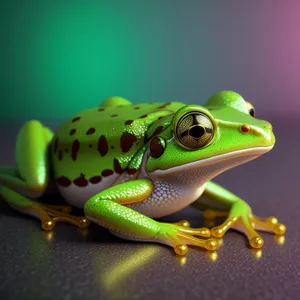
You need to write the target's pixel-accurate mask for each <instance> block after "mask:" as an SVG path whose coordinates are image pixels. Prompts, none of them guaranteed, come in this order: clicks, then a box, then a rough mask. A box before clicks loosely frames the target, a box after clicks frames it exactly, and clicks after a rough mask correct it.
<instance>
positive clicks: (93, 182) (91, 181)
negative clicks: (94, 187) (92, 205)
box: [90, 176, 102, 184]
mask: <svg viewBox="0 0 300 300" xmlns="http://www.w3.org/2000/svg"><path fill="white" fill-rule="evenodd" d="M101 179H102V177H101V176H93V177H91V178H90V183H92V184H96V183H99V182H100V181H101Z"/></svg>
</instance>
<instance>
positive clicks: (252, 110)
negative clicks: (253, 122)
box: [249, 108, 254, 117]
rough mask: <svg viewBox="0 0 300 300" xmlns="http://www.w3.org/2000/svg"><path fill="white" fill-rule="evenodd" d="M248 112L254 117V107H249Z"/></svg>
mask: <svg viewBox="0 0 300 300" xmlns="http://www.w3.org/2000/svg"><path fill="white" fill-rule="evenodd" d="M249 114H250V116H252V117H254V109H253V108H250V110H249Z"/></svg>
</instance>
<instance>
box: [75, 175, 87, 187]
mask: <svg viewBox="0 0 300 300" xmlns="http://www.w3.org/2000/svg"><path fill="white" fill-rule="evenodd" d="M73 182H74V184H75V185H77V186H87V185H88V181H87V180H86V179H85V176H84V174H82V173H81V174H80V176H79V177H77V178H76V179H74V180H73Z"/></svg>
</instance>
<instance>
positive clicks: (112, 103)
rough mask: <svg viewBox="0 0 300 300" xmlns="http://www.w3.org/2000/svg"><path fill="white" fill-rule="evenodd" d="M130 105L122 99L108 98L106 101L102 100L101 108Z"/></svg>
mask: <svg viewBox="0 0 300 300" xmlns="http://www.w3.org/2000/svg"><path fill="white" fill-rule="evenodd" d="M131 104H132V103H131V102H130V101H128V100H126V99H124V98H122V97H110V98H108V99H106V100H104V101H103V102H102V103H101V105H100V106H101V107H108V106H125V105H131Z"/></svg>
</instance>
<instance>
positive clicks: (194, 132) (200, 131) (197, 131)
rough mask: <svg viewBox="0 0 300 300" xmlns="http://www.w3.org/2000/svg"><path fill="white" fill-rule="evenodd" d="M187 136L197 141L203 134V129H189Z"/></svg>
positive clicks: (199, 127) (200, 127)
mask: <svg viewBox="0 0 300 300" xmlns="http://www.w3.org/2000/svg"><path fill="white" fill-rule="evenodd" d="M189 134H190V136H191V137H193V138H195V139H199V138H200V137H201V136H202V135H203V134H205V129H204V127H202V126H194V127H192V128H191V129H190V131H189Z"/></svg>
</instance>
